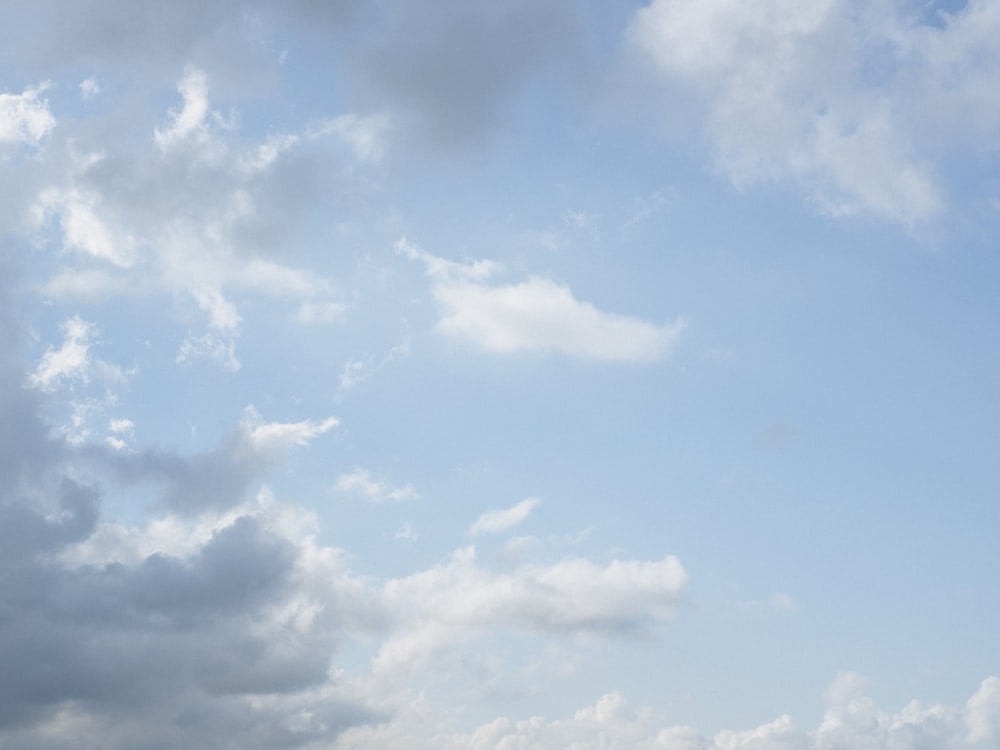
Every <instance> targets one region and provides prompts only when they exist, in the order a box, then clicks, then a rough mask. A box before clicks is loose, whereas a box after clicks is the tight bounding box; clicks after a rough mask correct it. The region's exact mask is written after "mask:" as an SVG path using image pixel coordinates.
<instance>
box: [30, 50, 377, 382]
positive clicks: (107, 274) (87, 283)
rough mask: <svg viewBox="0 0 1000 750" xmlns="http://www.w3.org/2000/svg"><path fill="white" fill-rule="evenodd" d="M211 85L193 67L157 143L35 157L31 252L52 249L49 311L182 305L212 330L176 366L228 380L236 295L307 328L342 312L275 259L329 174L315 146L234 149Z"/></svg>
mask: <svg viewBox="0 0 1000 750" xmlns="http://www.w3.org/2000/svg"><path fill="white" fill-rule="evenodd" d="M209 84H210V79H209V76H208V74H207V73H205V72H204V71H203V70H201V69H199V68H197V67H188V68H187V69H186V70H185V73H184V75H183V77H182V78H181V79H180V81H179V82H178V84H177V87H178V90H179V91H180V92H181V95H182V100H183V103H182V105H181V106H180V107H178V108H175V109H172V110H170V112H169V114H168V116H167V120H168V124H167V125H166V126H161V127H158V128H155V129H154V131H155V132H154V138H153V139H152V140H151V141H147V140H145V139H143V140H136V139H134V138H130V137H121V138H115V137H110V136H109V137H107V138H102V139H100V140H99V141H98V142H95V141H94V138H93V136H92V135H90V134H87V133H84V136H83V137H82V138H81V139H80V142H78V141H77V139H76V138H75V137H74V136H73V134H70V135H68V136H67V138H70V140H68V141H66V142H65V143H61V144H60V145H61V147H62V149H63V150H62V151H61V152H59V153H56V152H53V153H51V154H49V153H45V154H42V155H41V157H39V158H40V159H41V161H40V162H39V163H40V164H42V165H43V166H44V167H45V168H44V169H39V173H40V174H42V175H44V179H45V183H44V187H41V188H39V189H38V190H37V192H36V193H35V197H34V199H33V200H32V201H31V204H32V205H31V209H30V212H29V215H30V221H31V225H30V226H31V229H32V230H33V236H32V237H31V239H32V240H33V241H34V242H36V243H37V244H38V245H40V246H43V247H44V246H53V247H55V248H56V249H57V252H56V253H55V260H56V263H55V264H54V270H53V271H52V272H51V275H49V277H48V278H47V279H46V280H44V281H43V282H41V283H40V284H39V287H40V288H41V289H42V290H43V291H44V293H45V294H47V295H48V296H50V297H51V298H53V299H55V300H56V301H67V300H78V301H93V300H95V299H107V298H108V297H110V296H124V295H131V296H135V295H143V296H148V295H155V294H163V295H166V296H169V297H170V298H172V300H173V301H174V302H177V301H178V300H188V301H190V302H191V303H193V304H194V305H195V306H196V307H197V308H198V309H199V310H201V311H202V313H203V314H204V316H205V320H206V326H207V328H208V330H207V331H206V330H202V331H195V332H192V333H190V334H189V335H188V337H187V338H186V339H185V340H184V342H183V343H182V345H181V347H180V351H179V353H178V361H180V362H188V361H192V360H194V359H198V358H202V359H207V360H209V361H213V362H215V363H217V364H218V365H219V366H220V367H222V368H223V369H228V370H230V371H235V370H237V369H238V368H239V359H238V357H237V355H236V345H237V343H238V340H239V337H240V324H241V322H242V319H243V316H242V314H241V311H240V307H239V305H238V304H237V299H236V297H237V295H239V296H241V297H242V299H246V298H247V297H248V296H249V295H256V296H261V297H265V298H267V299H270V300H275V301H279V302H287V303H291V305H293V307H292V317H293V319H295V320H297V321H298V322H300V323H302V324H304V325H306V324H317V323H330V322H333V321H335V320H338V319H340V318H342V317H343V315H344V312H345V311H346V309H347V306H346V305H345V304H344V303H343V302H340V301H338V300H337V299H335V295H334V289H333V285H332V283H331V282H330V281H329V280H327V279H326V278H324V277H323V276H322V275H319V274H317V273H315V272H314V271H310V270H307V269H304V268H298V267H295V265H294V264H293V263H291V262H289V261H288V260H287V256H288V255H289V251H288V250H286V248H285V247H283V244H284V243H285V242H286V239H287V237H288V236H290V234H291V233H292V232H294V231H296V229H295V227H296V221H297V218H298V217H299V216H300V214H301V212H302V211H303V207H304V206H305V205H307V204H308V203H309V201H310V200H315V196H316V194H317V193H318V192H321V190H320V188H321V184H320V182H317V181H318V180H321V179H327V178H321V175H323V174H328V173H332V172H335V171H336V170H335V169H334V168H333V167H334V166H335V161H334V155H333V152H330V151H329V149H327V150H325V151H324V148H326V147H325V146H324V145H323V144H322V143H321V142H320V140H319V139H310V138H306V137H304V136H302V135H296V134H294V133H286V134H278V135H268V136H266V137H264V138H263V139H262V140H256V139H252V138H250V139H247V138H243V137H241V134H240V132H239V130H238V128H237V127H236V126H235V125H234V124H226V123H222V122H221V119H220V118H219V117H218V116H217V115H215V114H213V111H212V107H211V102H210V98H209V90H210V85H209ZM359 127H361V125H360V124H359ZM222 136H225V137H222ZM185 144H186V145H185ZM187 146H191V147H190V148H189V147H187ZM306 152H308V153H306ZM46 159H51V160H52V164H48V162H46V161H45V160H46ZM59 160H61V162H60V163H57V162H58V161H59ZM30 184H31V183H29V185H30ZM310 185H312V187H314V188H316V190H311V189H310V188H309V186H310Z"/></svg>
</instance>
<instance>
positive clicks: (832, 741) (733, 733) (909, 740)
mask: <svg viewBox="0 0 1000 750" xmlns="http://www.w3.org/2000/svg"><path fill="white" fill-rule="evenodd" d="M842 679H843V676H841V677H839V678H838V681H839V680H842ZM998 696H1000V679H998V678H996V677H989V678H987V679H985V680H983V682H982V683H981V684H980V686H979V688H978V689H977V690H976V692H975V693H973V695H972V696H971V697H970V698H969V700H968V701H967V702H966V704H965V706H964V707H962V708H955V707H950V706H942V705H930V706H925V705H923V704H921V703H919V702H918V701H912V702H911V703H909V704H908V705H906V706H905V707H903V708H902V709H901V710H900V711H897V712H888V711H882V710H880V709H878V708H877V707H876V706H875V705H874V703H873V702H872V700H871V699H870V698H868V697H865V696H864V695H861V694H853V695H850V696H847V697H845V698H843V699H842V700H837V701H834V702H832V703H831V705H830V706H829V707H828V708H827V710H826V713H825V715H824V716H823V719H822V721H821V723H820V724H819V726H818V727H816V728H815V729H812V730H809V729H801V728H799V727H797V726H796V725H795V722H794V721H793V719H792V718H791V717H790V716H787V715H784V716H780V717H778V718H777V719H775V720H774V721H771V722H767V723H765V724H762V725H760V726H757V727H753V728H751V729H744V730H729V729H726V730H722V731H720V732H718V733H716V734H715V735H714V736H712V737H707V736H705V735H703V734H701V733H700V732H698V731H697V730H696V729H694V728H692V727H688V726H664V725H663V723H662V721H661V720H660V719H659V718H658V716H657V713H656V712H655V711H652V710H649V709H640V708H635V707H633V706H631V705H630V704H629V702H628V701H627V700H626V698H625V697H624V696H623V695H622V694H621V693H619V692H612V693H607V694H605V695H603V696H601V697H600V698H599V699H598V700H597V702H596V703H595V704H594V705H592V706H586V707H584V708H581V709H580V710H578V711H576V713H575V714H573V716H572V717H570V718H567V719H560V720H548V719H545V718H543V717H541V716H531V717H528V718H523V719H511V718H507V717H500V718H497V719H495V720H493V721H490V722H487V723H485V724H482V725H481V726H479V727H478V728H476V729H475V730H473V731H471V732H469V733H457V732H449V731H446V730H442V729H441V728H440V727H434V726H427V725H426V722H422V721H421V716H420V710H419V709H420V706H419V705H414V706H412V707H411V709H410V711H409V712H408V715H407V716H406V719H405V720H399V721H395V722H390V723H386V724H381V725H377V726H364V727H357V728H352V729H350V730H348V731H347V732H346V733H345V734H344V736H343V737H342V738H341V740H340V742H339V743H338V747H344V748H347V747H351V748H359V749H361V750H364V749H366V748H371V749H372V750H374V749H375V748H383V747H395V746H397V745H398V744H405V745H406V746H407V747H410V748H416V749H417V750H419V749H420V748H428V749H429V748H444V749H445V750H451V749H452V748H454V750H459V748H462V749H463V750H464V749H465V748H473V749H474V750H507V749H508V748H532V749H533V750H562V749H563V748H576V749H577V750H611V749H614V750H655V749H659V750H833V749H834V748H838V749H839V748H872V750H875V749H876V748H878V750H889V749H891V750H926V749H927V748H936V749H938V748H940V749H941V750H987V749H988V748H992V747H995V746H996V741H997V739H1000V701H998ZM418 729H419V730H423V731H422V732H420V733H418V731H417V730H418Z"/></svg>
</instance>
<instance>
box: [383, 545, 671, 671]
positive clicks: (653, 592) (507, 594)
mask: <svg viewBox="0 0 1000 750" xmlns="http://www.w3.org/2000/svg"><path fill="white" fill-rule="evenodd" d="M686 582H687V573H686V572H685V571H684V568H683V566H682V565H681V564H680V562H679V561H678V560H677V558H675V557H666V558H664V559H663V560H660V561H651V562H648V561H640V560H615V561H613V562H611V563H609V564H608V565H603V566H602V565H598V564H595V563H592V562H590V561H589V560H584V559H580V558H567V559H564V560H561V561H559V562H557V563H555V564H553V565H549V566H536V565H525V566H521V567H518V568H517V569H516V570H515V571H514V572H512V573H508V574H494V573H491V572H489V571H487V570H486V569H484V568H482V567H480V566H479V565H478V564H477V563H476V555H475V548H474V547H467V548H465V549H461V550H458V551H456V552H455V553H454V554H453V555H452V557H451V559H450V560H449V561H448V562H447V563H445V564H443V565H440V566H437V567H434V568H431V569H429V570H426V571H422V572H419V573H415V574H413V575H410V576H407V577H405V578H397V579H393V580H391V581H389V582H387V583H386V584H385V586H384V589H383V602H384V606H385V607H386V610H387V612H389V613H391V616H392V617H393V618H396V619H398V622H399V624H398V625H397V626H396V628H395V629H394V632H393V634H392V635H391V637H390V638H389V639H388V640H387V641H386V642H384V643H383V644H382V646H381V648H380V649H379V652H378V654H377V655H376V657H375V659H374V662H373V669H374V671H375V673H376V674H377V675H380V676H383V677H392V676H393V675H399V674H405V673H409V672H411V671H412V670H414V669H417V668H420V667H422V666H423V665H426V664H427V663H428V661H429V660H431V659H432V658H434V657H435V656H442V655H443V654H446V653H449V652H452V651H454V650H455V649H460V648H461V647H462V646H463V645H464V644H465V642H467V641H468V640H470V639H472V638H473V637H474V636H476V635H477V634H480V633H482V632H484V631H495V630H498V629H505V628H515V629H521V630H525V631H529V632H540V633H546V632H547V633H557V634H571V633H627V632H632V631H635V630H638V629H641V628H643V627H644V626H646V625H649V624H651V623H655V622H660V621H663V620H666V619H669V618H670V617H672V616H673V613H674V609H675V606H676V604H677V600H678V597H679V595H680V591H681V589H682V588H683V587H684V585H685V584H686Z"/></svg>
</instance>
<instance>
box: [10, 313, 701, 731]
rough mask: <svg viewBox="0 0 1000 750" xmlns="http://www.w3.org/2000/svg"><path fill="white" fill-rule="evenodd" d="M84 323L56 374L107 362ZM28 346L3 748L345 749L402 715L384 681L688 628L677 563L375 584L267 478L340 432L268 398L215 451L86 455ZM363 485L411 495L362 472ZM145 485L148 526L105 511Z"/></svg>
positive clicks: (13, 442) (126, 426)
mask: <svg viewBox="0 0 1000 750" xmlns="http://www.w3.org/2000/svg"><path fill="white" fill-rule="evenodd" d="M10 323H11V320H10V318H9V317H7V318H5V319H4V326H3V330H4V331H5V332H6V333H7V334H10V333H11V332H12V331H13V330H15V329H14V328H13V327H12V326H11V325H10ZM67 331H68V333H67V335H68V338H69V341H70V343H71V346H70V347H69V349H67V351H66V352H64V353H63V354H53V353H52V352H51V351H50V353H49V357H48V360H46V362H47V364H45V365H44V366H43V367H42V368H41V370H40V372H50V371H52V372H53V373H54V372H55V371H56V370H58V371H59V372H64V371H68V370H74V371H75V370H78V369H79V368H80V367H81V366H82V363H83V362H84V361H85V360H86V359H87V351H86V347H85V346H83V345H80V346H77V348H76V349H73V347H72V343H73V342H76V343H77V344H79V343H80V341H79V340H80V339H81V337H83V336H84V335H85V334H86V335H90V330H89V329H88V327H87V326H86V325H85V324H84V323H83V322H82V321H76V322H72V325H69V326H68V329H67ZM8 338H9V339H10V340H8V341H6V342H5V344H6V345H5V347H4V348H3V349H2V351H0V380H2V383H3V384H4V388H2V389H0V448H2V451H0V456H2V458H0V469H2V471H3V475H4V476H5V477H7V478H8V480H9V481H6V482H5V483H4V486H3V487H2V488H0V536H2V538H0V556H2V558H3V560H2V562H3V567H4V570H5V571H6V574H5V575H4V576H3V577H2V579H0V614H2V616H3V620H4V623H5V626H4V629H3V634H2V636H0V663H2V664H3V665H4V669H3V670H0V698H2V701H0V705H2V708H0V744H4V745H8V746H16V747H23V748H28V749H33V748H49V749H52V750H55V749H63V748H70V747H78V746H80V744H81V743H82V744H84V745H87V744H88V743H91V744H98V745H100V746H101V747H107V748H111V749H112V750H114V749H115V748H135V747H150V748H153V747H180V746H201V745H211V746H213V747H231V748H237V747H240V748H261V749H264V748H279V747H310V746H314V745H315V743H317V742H326V743H329V742H331V741H333V740H335V738H336V737H337V736H338V735H339V734H340V733H341V732H342V731H344V730H345V729H347V728H349V727H352V726H360V725H363V724H367V725H374V724H377V723H379V722H382V721H386V720H388V719H389V718H391V716H392V715H393V714H392V713H391V708H392V707H391V706H390V707H389V708H387V707H386V700H385V691H384V690H383V691H382V696H381V697H379V694H378V691H377V690H375V689H374V688H373V687H372V686H373V685H374V686H376V687H377V686H378V685H383V686H385V685H386V684H388V685H391V686H393V687H392V690H391V691H390V694H391V695H394V696H397V700H403V699H405V698H407V696H409V695H410V693H409V691H408V690H407V688H406V685H407V684H408V681H409V680H410V679H412V678H413V677H414V672H413V670H414V668H415V667H417V666H419V665H426V664H428V663H430V662H431V661H433V660H436V659H437V658H438V657H441V656H444V657H445V662H447V661H448V658H456V659H460V658H461V654H462V653H463V652H464V650H465V649H467V648H474V647H475V642H476V640H477V638H479V637H486V636H488V635H489V634H490V633H493V632H500V631H510V632H513V633H521V634H523V635H525V636H528V635H532V634H535V635H542V636H544V635H545V634H571V633H594V634H601V635H625V634H628V633H631V632H634V631H636V630H637V629H641V628H644V627H646V626H648V625H650V624H653V623H656V622H659V621H662V620H664V619H666V618H669V617H670V616H671V615H672V613H673V609H674V605H675V603H676V600H677V597H678V594H679V591H680V589H681V588H682V587H683V585H684V583H685V581H686V574H685V572H684V570H683V568H682V567H681V565H680V563H679V562H678V561H677V560H676V559H674V558H670V557H668V558H665V559H664V560H662V561H658V562H645V561H637V560H621V561H615V562H612V563H610V564H607V565H600V564H596V563H593V562H590V561H588V560H585V559H567V560H562V561H560V562H557V563H555V564H552V565H526V566H522V567H520V568H518V569H516V570H514V571H513V572H506V573H497V572H495V571H491V570H490V569H489V568H488V567H485V566H483V565H481V564H479V563H477V562H476V560H475V555H474V551H473V549H472V548H469V549H466V550H460V551H458V552H456V553H455V555H454V556H453V557H452V558H451V559H450V560H448V561H447V562H446V563H443V564H441V565H437V566H433V567H431V568H429V569H427V570H423V571H418V572H416V573H413V574H411V575H408V576H404V577H402V578H396V579H391V580H388V581H384V582H380V581H378V580H373V579H362V578H359V577H356V576H355V575H353V574H352V573H351V571H350V570H349V569H348V568H347V567H346V565H345V562H344V555H343V554H342V553H341V552H340V551H338V550H336V549H333V548H330V547H326V546H323V545H321V544H319V543H318V542H317V541H316V534H317V521H316V519H315V517H313V516H312V515H311V514H310V513H308V512H306V511H305V510H303V509H302V508H301V507H299V506H297V505H295V504H292V503H287V502H279V501H277V500H276V499H275V498H274V496H273V494H272V493H271V492H270V491H269V490H268V489H267V488H266V487H262V486H261V482H262V481H263V477H264V475H265V473H266V471H267V470H268V469H269V468H270V467H273V466H274V465H275V463H276V462H278V461H280V460H281V458H282V457H283V455H284V454H285V453H286V452H287V451H288V450H290V449H292V448H295V447H302V446H306V445H308V444H309V443H310V442H311V441H313V440H315V439H318V438H320V437H321V436H322V435H323V434H325V433H327V432H328V431H329V430H331V429H333V427H334V426H335V425H336V420H335V419H333V418H327V419H323V420H315V421H314V420H303V421H298V422H268V421H265V420H264V418H263V417H262V416H261V414H260V413H259V412H258V411H257V410H256V409H255V408H253V407H252V406H251V407H247V409H246V410H245V412H244V414H243V417H242V419H241V420H240V422H239V424H238V426H237V427H236V429H235V430H234V431H233V432H232V433H231V434H230V435H229V436H227V437H224V438H223V439H222V440H221V441H220V443H219V445H218V446H217V447H216V448H215V449H213V450H210V451H207V452H204V453H199V454H194V455H179V454H175V453H169V452H163V451H154V450H150V449H145V450H129V451H125V452H123V451H120V450H116V449H115V448H114V447H108V446H106V445H104V444H101V443H94V444H88V445H82V446H75V445H72V444H70V443H68V442H67V441H65V440H64V439H62V438H59V437H57V436H52V435H51V434H50V433H49V430H48V429H47V427H46V425H45V423H44V421H43V419H42V417H41V408H42V404H41V401H40V399H41V398H42V396H43V391H41V390H39V389H37V388H29V387H27V383H26V381H27V380H28V378H26V376H25V374H24V372H23V370H22V369H21V367H20V366H19V364H18V363H17V360H16V358H15V356H14V354H15V352H16V345H15V344H16V342H15V341H14V340H13V338H11V337H10V336H9V335H8ZM84 343H85V342H84ZM81 347H82V348H81ZM63 348H64V349H65V348H66V347H63ZM71 350H72V351H71ZM58 351H60V352H62V349H60V350H58ZM74 351H75V352H76V354H75V355H74V356H70V355H71V354H73V352H74ZM57 360H59V361H64V360H65V361H66V363H67V364H66V366H65V367H61V368H57V367H56V361H57ZM69 360H72V362H70V361H69ZM50 380H53V381H54V380H57V377H56V375H54V374H53V375H52V378H50ZM109 429H110V430H111V431H112V432H113V433H114V434H115V435H119V434H128V433H130V432H131V431H132V430H133V429H134V425H133V424H132V423H131V422H129V421H128V420H116V421H113V422H112V423H111V424H110V425H109ZM362 480H364V481H362ZM344 483H345V484H348V485H352V486H353V485H355V484H357V485H359V487H360V488H361V489H362V490H365V491H367V490H372V491H373V492H375V493H376V494H380V495H381V494H385V493H387V492H388V493H389V494H391V493H392V491H393V490H391V489H388V485H385V486H383V485H382V484H380V483H379V482H378V481H376V480H373V479H372V478H371V477H370V475H367V474H365V473H363V472H361V471H359V472H355V474H354V475H353V478H349V479H348V480H345V482H344ZM137 485H142V486H145V487H148V488H150V490H151V492H149V493H146V494H151V495H152V496H153V497H155V498H158V499H157V500H154V501H151V503H150V505H149V506H148V507H147V508H146V509H145V513H146V514H147V517H146V518H145V520H140V521H137V522H126V521H124V520H121V519H115V518H113V517H105V515H104V512H103V505H104V499H105V497H106V495H107V494H108V493H111V492H118V491H120V490H122V489H125V488H128V487H133V486H137ZM404 494H406V492H405V491H404ZM141 515H142V514H140V516H141ZM359 637H362V638H368V639H372V638H374V639H377V641H376V642H377V643H379V646H378V649H377V653H376V654H375V656H374V657H373V660H372V662H371V665H370V673H369V674H367V675H366V674H364V673H362V674H360V675H354V676H353V677H352V676H348V675H345V674H344V673H343V672H342V671H341V670H339V669H338V668H337V667H336V654H337V653H338V651H339V649H340V648H341V647H342V646H343V644H344V643H345V642H349V641H350V640H352V639H357V638H359ZM373 690H374V692H372V691H373ZM397 705H398V704H397ZM386 711H390V713H386Z"/></svg>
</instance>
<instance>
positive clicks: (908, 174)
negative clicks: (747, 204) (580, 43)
mask: <svg viewBox="0 0 1000 750" xmlns="http://www.w3.org/2000/svg"><path fill="white" fill-rule="evenodd" d="M937 13H938V14H939V17H938V18H935V19H933V20H934V21H935V23H928V22H927V19H926V18H925V17H923V16H921V14H919V13H917V12H916V10H915V9H914V7H913V6H912V5H911V4H906V3H888V4H885V3H881V4H875V5H872V4H865V3H858V2H855V1H854V0H816V1H815V2H806V3H797V2H790V1H789V0H760V1H759V2H753V3H743V2H735V1H733V0H709V1H708V2H701V3H694V4H692V3H687V2H683V1H682V0H653V2H651V3H650V4H648V5H647V6H645V7H643V8H640V9H639V10H638V11H637V12H636V13H635V16H634V18H633V21H632V24H631V27H630V30H629V36H630V38H631V39H632V40H633V41H634V43H635V44H636V45H637V46H638V47H639V48H641V49H642V50H644V51H645V52H646V53H647V54H648V56H649V57H650V59H651V60H652V61H653V62H654V64H655V65H656V66H657V68H658V69H659V70H660V71H661V72H662V73H663V75H664V76H665V77H666V78H667V79H668V80H670V81H672V82H674V83H675V84H676V85H677V86H678V87H680V88H682V89H686V90H687V91H688V92H689V93H690V94H691V95H692V96H694V97H695V98H697V99H699V100H700V101H702V103H703V105H704V108H705V109H704V111H705V114H706V117H707V130H708V132H709V135H710V138H711V140H712V143H713V144H714V150H715V160H716V163H717V165H718V167H719V168H720V169H721V170H722V171H723V172H724V173H726V174H728V175H729V177H730V178H731V179H732V180H733V182H735V183H736V184H737V185H747V184H751V183H755V182H761V181H769V180H775V179H778V180H786V179H787V180H792V181H795V182H798V183H799V184H801V185H803V186H804V187H805V189H806V190H807V191H808V192H809V193H810V195H811V197H812V198H813V199H814V200H815V201H816V202H817V204H818V205H819V206H820V207H821V208H822V209H823V210H824V211H826V212H828V213H831V214H834V215H843V214H853V213H862V212H863V213H871V214H875V215H878V216H882V217H885V218H888V219H890V220H895V221H899V222H902V223H905V224H913V223H914V222H919V221H922V220H926V219H929V218H932V217H934V216H936V215H938V214H940V213H941V212H942V211H943V210H944V209H945V206H946V203H947V198H946V194H945V188H944V186H943V184H942V180H941V177H940V175H939V170H938V169H936V168H935V161H936V160H939V159H942V158H945V156H946V155H945V154H944V153H942V148H941V144H942V143H950V144H963V145H965V146H967V147H968V146H972V147H973V148H981V147H985V148H986V149H991V148H992V147H993V146H992V145H991V144H995V143H996V142H997V138H998V137H1000V116H998V114H997V113H998V111H1000V110H998V108H997V104H998V99H997V94H996V90H995V87H992V86H987V85H986V84H985V80H986V79H987V78H994V79H995V76H996V75H997V73H998V72H1000V54H998V53H997V52H996V50H995V47H994V48H991V49H987V45H986V44H985V42H984V39H985V37H984V35H990V34H995V33H996V31H997V29H998V28H1000V17H998V15H997V13H996V11H995V9H993V8H991V6H990V5H989V4H988V3H968V4H966V5H965V7H964V8H962V9H961V10H958V11H955V12H954V13H952V14H947V13H945V12H944V11H937ZM943 102H949V104H948V105H946V106H942V103H943Z"/></svg>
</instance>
